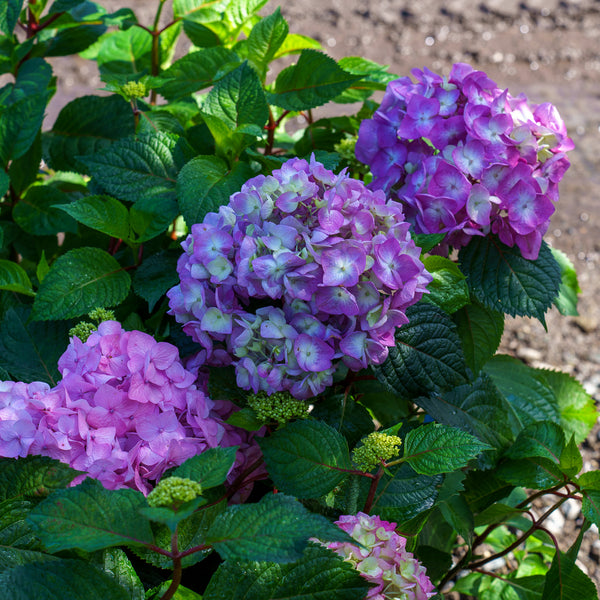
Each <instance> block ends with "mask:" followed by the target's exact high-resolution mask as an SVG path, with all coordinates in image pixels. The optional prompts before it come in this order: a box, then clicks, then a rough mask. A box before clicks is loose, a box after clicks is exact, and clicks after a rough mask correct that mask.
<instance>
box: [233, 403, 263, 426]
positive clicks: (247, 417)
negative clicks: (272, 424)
mask: <svg viewBox="0 0 600 600" xmlns="http://www.w3.org/2000/svg"><path fill="white" fill-rule="evenodd" d="M225 422H226V423H227V424H228V425H233V426H234V427H239V428H240V429H244V430H246V431H258V430H259V429H260V428H261V427H263V426H264V423H263V422H262V421H261V420H260V419H259V418H258V417H257V416H256V413H255V412H254V411H253V410H252V409H251V408H248V407H244V408H242V409H240V410H238V411H236V412H234V413H232V414H231V415H230V416H229V417H228V418H227V421H225Z"/></svg>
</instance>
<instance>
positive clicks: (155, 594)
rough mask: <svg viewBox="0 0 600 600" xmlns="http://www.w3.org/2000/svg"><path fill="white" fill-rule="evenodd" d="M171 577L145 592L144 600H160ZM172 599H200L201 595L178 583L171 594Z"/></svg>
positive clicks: (167, 587) (168, 585) (169, 583)
mask: <svg viewBox="0 0 600 600" xmlns="http://www.w3.org/2000/svg"><path fill="white" fill-rule="evenodd" d="M172 581H173V580H172V579H167V581H165V582H164V583H162V584H161V585H159V586H158V587H155V588H152V589H151V590H148V591H147V592H146V600H160V599H161V598H162V597H163V596H164V594H165V593H166V591H167V590H168V589H169V587H170V585H171V583H172ZM172 598H173V600H202V596H201V595H200V594H197V593H196V592H194V591H193V590H190V589H189V588H186V587H185V586H184V585H179V586H178V588H177V589H176V590H175V593H174V594H173V596H172Z"/></svg>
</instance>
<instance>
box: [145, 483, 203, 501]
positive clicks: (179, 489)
mask: <svg viewBox="0 0 600 600" xmlns="http://www.w3.org/2000/svg"><path fill="white" fill-rule="evenodd" d="M201 495H202V486H201V485H200V484H199V483H198V482H197V481H193V480H191V479H186V478H184V477H166V478H165V479H161V480H160V482H159V484H158V485H157V486H156V487H155V488H154V489H153V490H152V491H151V492H150V493H149V494H148V497H147V500H148V504H149V505H150V506H173V505H175V506H179V505H181V504H184V503H185V502H190V500H194V498H197V497H198V496H201Z"/></svg>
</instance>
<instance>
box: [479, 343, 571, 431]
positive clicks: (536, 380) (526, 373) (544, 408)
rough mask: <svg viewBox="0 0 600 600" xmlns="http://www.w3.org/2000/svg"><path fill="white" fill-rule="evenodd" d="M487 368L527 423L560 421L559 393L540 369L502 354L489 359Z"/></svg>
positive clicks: (524, 423) (520, 417) (521, 419)
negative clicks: (557, 394) (551, 386)
mask: <svg viewBox="0 0 600 600" xmlns="http://www.w3.org/2000/svg"><path fill="white" fill-rule="evenodd" d="M484 371H485V372H486V373H487V374H488V375H489V376H490V377H491V378H492V380H493V382H494V384H495V385H496V387H497V388H498V389H499V390H500V392H501V393H502V395H503V396H504V397H505V398H506V399H507V400H508V402H509V403H510V404H511V405H512V407H513V409H514V411H515V413H516V414H517V415H518V417H519V419H520V421H521V423H522V424H523V425H524V426H525V425H529V424H531V423H535V422H537V421H554V422H555V423H558V422H559V420H560V415H559V408H558V402H557V400H556V396H555V394H554V392H553V391H552V389H551V388H550V386H549V385H548V384H547V382H546V381H545V380H544V376H543V375H542V374H541V373H540V372H539V371H536V370H535V369H532V368H530V367H528V366H527V365H525V364H523V363H522V362H521V361H520V360H518V359H516V358H513V357H511V356H506V355H503V354H499V355H497V356H494V357H493V358H492V359H491V360H490V361H488V362H487V363H486V364H485V366H484Z"/></svg>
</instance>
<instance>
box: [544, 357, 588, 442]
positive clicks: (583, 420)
mask: <svg viewBox="0 0 600 600" xmlns="http://www.w3.org/2000/svg"><path fill="white" fill-rule="evenodd" d="M537 373H539V374H540V375H541V376H542V377H543V380H544V382H545V383H546V385H548V386H549V387H550V389H552V391H553V392H554V395H555V397H556V400H557V402H558V410H559V413H560V423H561V425H562V428H563V429H564V430H565V433H566V435H567V436H568V437H569V436H571V435H574V436H575V441H576V442H577V443H578V444H581V443H582V442H583V441H584V440H585V439H586V438H587V436H588V435H589V433H590V431H591V430H592V427H594V425H595V423H596V419H597V417H598V414H597V412H596V405H595V403H594V399H593V398H592V397H591V396H590V395H589V394H588V393H587V392H586V391H585V389H584V387H583V386H582V385H581V384H580V383H579V382H578V381H577V380H576V379H575V378H574V377H571V375H568V374H567V373H561V372H560V371H550V370H546V369H538V370H537Z"/></svg>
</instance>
